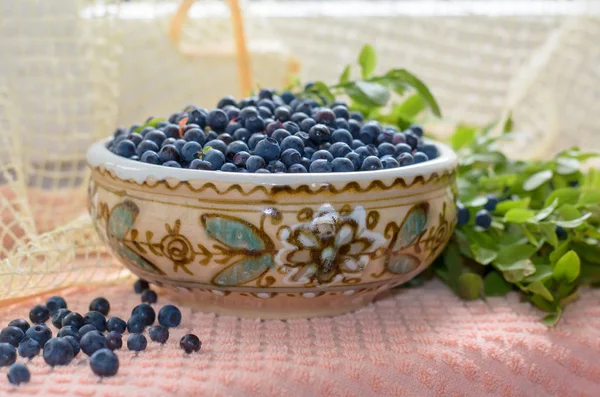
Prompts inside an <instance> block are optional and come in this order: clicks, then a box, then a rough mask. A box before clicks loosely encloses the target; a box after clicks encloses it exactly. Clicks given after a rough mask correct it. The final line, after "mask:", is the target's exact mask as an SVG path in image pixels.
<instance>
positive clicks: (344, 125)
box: [333, 118, 350, 131]
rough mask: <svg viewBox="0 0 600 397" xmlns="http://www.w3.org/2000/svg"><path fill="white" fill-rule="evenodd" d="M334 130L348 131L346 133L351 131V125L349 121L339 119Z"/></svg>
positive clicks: (334, 123) (335, 122)
mask: <svg viewBox="0 0 600 397" xmlns="http://www.w3.org/2000/svg"><path fill="white" fill-rule="evenodd" d="M333 128H334V129H336V130H346V131H349V130H350V123H348V120H346V119H342V118H337V119H335V121H334V122H333Z"/></svg>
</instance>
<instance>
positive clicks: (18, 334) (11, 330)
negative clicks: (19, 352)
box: [0, 326, 25, 347]
mask: <svg viewBox="0 0 600 397" xmlns="http://www.w3.org/2000/svg"><path fill="white" fill-rule="evenodd" d="M23 338H25V333H24V332H23V330H22V329H21V328H17V327H13V326H9V327H6V328H4V329H3V330H2V331H0V342H6V343H10V344H11V345H13V346H14V347H17V346H19V342H21V341H22V340H23Z"/></svg>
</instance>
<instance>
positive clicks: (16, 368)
mask: <svg viewBox="0 0 600 397" xmlns="http://www.w3.org/2000/svg"><path fill="white" fill-rule="evenodd" d="M7 377H8V381H9V382H10V383H12V384H13V385H20V384H21V383H29V381H30V380H31V374H30V373H29V369H27V367H26V366H25V364H21V363H15V364H13V365H11V366H10V368H8V374H7Z"/></svg>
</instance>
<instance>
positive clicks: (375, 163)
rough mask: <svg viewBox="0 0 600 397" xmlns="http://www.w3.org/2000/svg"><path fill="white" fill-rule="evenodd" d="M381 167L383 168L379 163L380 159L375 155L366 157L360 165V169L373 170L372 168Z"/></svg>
mask: <svg viewBox="0 0 600 397" xmlns="http://www.w3.org/2000/svg"><path fill="white" fill-rule="evenodd" d="M382 168H383V165H382V164H381V160H380V159H379V157H376V156H368V157H366V158H365V159H364V160H363V162H362V165H361V166H360V170H361V171H374V170H380V169H382Z"/></svg>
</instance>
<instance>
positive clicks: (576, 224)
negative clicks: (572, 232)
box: [554, 212, 592, 229]
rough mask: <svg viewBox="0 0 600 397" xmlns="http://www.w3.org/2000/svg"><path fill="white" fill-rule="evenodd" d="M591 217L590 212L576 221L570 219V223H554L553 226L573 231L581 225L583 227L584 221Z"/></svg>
mask: <svg viewBox="0 0 600 397" xmlns="http://www.w3.org/2000/svg"><path fill="white" fill-rule="evenodd" d="M591 216H592V213H591V212H588V213H587V214H585V215H583V216H581V217H579V218H576V219H572V220H570V221H555V222H554V224H555V225H557V226H560V227H562V228H565V229H574V228H576V227H579V226H581V225H583V224H584V223H585V221H586V220H587V219H588V218H590V217H591Z"/></svg>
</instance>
